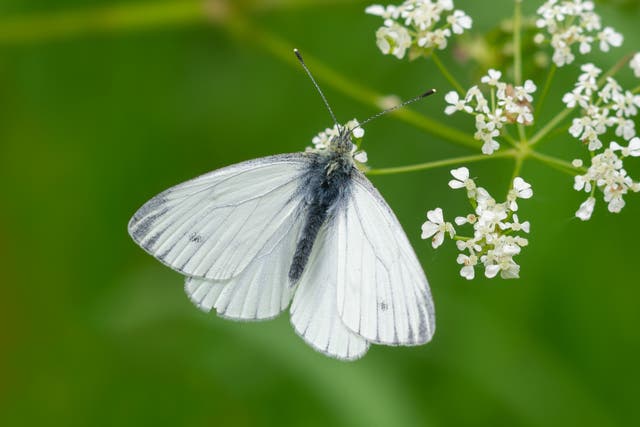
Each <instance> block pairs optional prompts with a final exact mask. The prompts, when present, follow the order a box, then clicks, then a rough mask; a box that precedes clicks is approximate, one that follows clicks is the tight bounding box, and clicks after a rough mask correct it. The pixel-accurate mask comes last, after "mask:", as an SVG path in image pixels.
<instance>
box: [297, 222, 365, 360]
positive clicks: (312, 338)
mask: <svg viewBox="0 0 640 427" xmlns="http://www.w3.org/2000/svg"><path fill="white" fill-rule="evenodd" d="M329 225H331V223H329ZM337 231H338V230H337V229H336V228H335V227H331V226H327V225H325V226H323V228H322V229H321V230H320V232H319V233H318V236H317V238H316V241H315V244H314V246H313V249H312V252H311V256H310V258H309V262H308V264H307V267H306V269H305V271H304V273H303V274H302V277H301V278H300V281H299V283H298V289H297V290H296V293H295V295H294V297H293V303H292V304H291V323H292V324H293V327H294V329H295V330H296V332H297V333H298V335H300V336H301V337H302V338H303V339H304V340H305V341H306V342H307V343H308V344H309V345H311V346H312V347H313V348H314V349H316V350H318V351H320V352H321V353H324V354H326V355H329V356H331V357H335V358H338V359H343V360H355V359H358V358H360V357H362V356H364V354H365V353H366V352H367V350H368V348H369V343H368V342H367V341H366V340H365V339H364V338H362V337H361V336H359V335H357V334H355V333H354V332H353V331H351V330H349V329H348V328H347V327H346V326H345V325H344V323H343V322H342V320H340V317H339V315H338V310H337V304H336V302H337V300H336V290H337V286H338V263H337V262H336V259H335V255H336V251H337V244H338V236H337Z"/></svg>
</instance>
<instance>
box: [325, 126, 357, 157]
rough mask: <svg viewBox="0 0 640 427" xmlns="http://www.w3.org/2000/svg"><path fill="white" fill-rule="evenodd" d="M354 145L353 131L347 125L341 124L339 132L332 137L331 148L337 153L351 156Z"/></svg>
mask: <svg viewBox="0 0 640 427" xmlns="http://www.w3.org/2000/svg"><path fill="white" fill-rule="evenodd" d="M353 147H354V145H353V142H352V141H351V131H350V130H349V129H348V128H347V127H346V126H339V127H338V134H337V135H335V136H334V137H333V138H331V143H330V144H329V149H330V150H331V151H332V152H333V153H336V154H341V155H349V156H351V152H352V151H353Z"/></svg>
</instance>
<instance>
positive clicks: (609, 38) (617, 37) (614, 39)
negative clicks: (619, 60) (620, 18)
mask: <svg viewBox="0 0 640 427" xmlns="http://www.w3.org/2000/svg"><path fill="white" fill-rule="evenodd" d="M598 40H600V50H601V51H603V52H609V45H611V46H614V47H620V46H622V41H623V37H622V34H620V33H617V32H616V31H614V29H613V28H611V27H606V28H605V29H604V30H603V31H601V32H599V33H598Z"/></svg>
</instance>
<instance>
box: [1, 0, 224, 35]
mask: <svg viewBox="0 0 640 427" xmlns="http://www.w3.org/2000/svg"><path fill="white" fill-rule="evenodd" d="M217 3H221V4H222V2H221V1H218V2H211V3H207V2H205V1H203V0H182V1H176V0H172V1H162V2H153V3H150V2H144V3H141V4H136V3H133V4H131V3H127V4H122V5H116V6H108V7H100V8H93V9H87V10H77V11H64V12H58V13H49V14H42V15H32V16H27V17H22V18H21V17H17V18H13V19H8V20H4V21H3V22H2V23H0V45H13V44H20V43H35V42H40V41H48V40H53V39H60V38H65V37H73V36H76V35H78V34H85V33H100V32H113V31H127V30H135V29H141V28H150V27H163V26H171V25H185V24H193V23H199V22H201V23H206V22H207V21H209V20H210V19H211V14H210V13H209V11H208V10H207V6H208V5H211V4H214V5H215V4H217Z"/></svg>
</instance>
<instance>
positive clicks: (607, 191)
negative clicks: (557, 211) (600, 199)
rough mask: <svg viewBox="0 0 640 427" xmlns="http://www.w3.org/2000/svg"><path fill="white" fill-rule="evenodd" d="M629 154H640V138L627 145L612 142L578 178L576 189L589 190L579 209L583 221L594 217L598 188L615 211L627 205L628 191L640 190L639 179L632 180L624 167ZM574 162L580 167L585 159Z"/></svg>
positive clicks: (576, 179)
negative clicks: (624, 161) (626, 195)
mask: <svg viewBox="0 0 640 427" xmlns="http://www.w3.org/2000/svg"><path fill="white" fill-rule="evenodd" d="M618 153H619V154H618ZM629 156H631V157H640V138H637V137H636V138H633V139H632V140H631V141H629V145H628V146H626V147H623V146H621V145H620V144H618V143H617V142H612V143H611V144H610V145H609V148H607V149H606V150H604V151H603V152H602V153H600V154H597V155H595V156H593V158H592V159H591V166H589V168H588V169H587V172H586V173H585V174H584V175H578V176H576V177H575V183H574V185H573V188H574V189H575V190H577V191H585V192H587V193H590V196H589V197H588V198H587V200H585V201H584V202H583V203H582V204H581V205H580V208H579V209H578V211H577V212H576V216H577V217H578V218H580V219H581V220H583V221H587V220H588V219H589V218H591V215H592V214H593V209H594V208H595V204H596V199H595V197H594V192H595V189H596V188H598V189H600V191H602V193H603V194H604V201H605V202H606V203H608V209H609V212H613V213H618V212H620V211H621V210H622V208H623V207H624V205H625V202H624V198H623V197H624V195H625V194H627V193H628V192H629V191H632V192H634V193H637V192H638V191H640V182H637V181H634V180H633V179H631V177H630V176H629V175H628V174H627V171H626V170H625V169H624V164H623V159H624V158H625V157H629ZM573 165H574V166H576V167H581V166H582V161H581V160H578V159H577V160H574V161H573Z"/></svg>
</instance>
